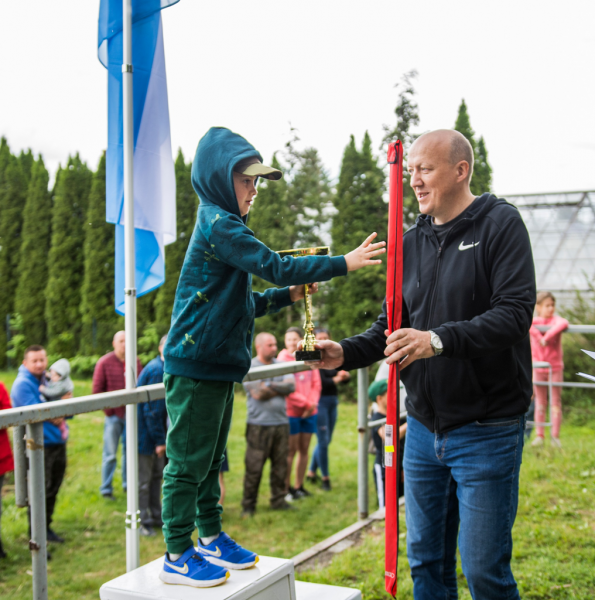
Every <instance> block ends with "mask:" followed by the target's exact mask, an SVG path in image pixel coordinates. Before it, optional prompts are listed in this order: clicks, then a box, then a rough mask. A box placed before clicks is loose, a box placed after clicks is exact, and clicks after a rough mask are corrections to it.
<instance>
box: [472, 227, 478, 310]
mask: <svg viewBox="0 0 595 600" xmlns="http://www.w3.org/2000/svg"><path fill="white" fill-rule="evenodd" d="M475 248H477V244H476V243H475V219H474V220H473V297H472V298H471V300H472V301H473V302H475V282H476V279H477V263H476V262H475Z"/></svg>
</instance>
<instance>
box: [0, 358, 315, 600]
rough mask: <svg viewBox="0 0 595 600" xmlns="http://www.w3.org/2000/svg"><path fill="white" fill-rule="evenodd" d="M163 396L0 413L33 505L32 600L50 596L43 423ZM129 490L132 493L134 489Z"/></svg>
mask: <svg viewBox="0 0 595 600" xmlns="http://www.w3.org/2000/svg"><path fill="white" fill-rule="evenodd" d="M309 368H310V367H309V366H307V365H305V364H304V363H303V362H298V361H296V362H291V363H275V364H273V365H270V366H262V367H255V368H253V369H250V371H249V373H248V374H247V375H246V377H245V379H244V381H254V380H257V379H266V378H268V377H277V376H279V375H286V374H287V373H298V372H300V371H306V370H308V369H309ZM163 398H165V387H164V385H163V384H162V383H158V384H154V385H147V386H144V387H140V388H136V389H133V390H118V391H117V392H105V393H103V394H95V395H91V396H81V397H79V398H70V399H67V400H56V401H55V402H46V403H43V404H35V405H32V406H22V407H19V408H9V409H7V410H3V411H0V429H7V428H8V427H13V428H14V430H13V436H14V454H15V470H14V479H15V504H16V505H17V506H19V507H25V506H27V505H29V506H30V507H31V540H30V541H29V549H30V550H31V563H32V571H33V598H34V600H47V598H48V589H47V537H46V533H47V531H46V514H45V472H44V444H43V422H44V421H48V420H50V419H58V418H64V417H71V416H74V415H80V414H83V413H89V412H94V411H96V410H102V409H105V408H117V407H119V406H125V405H131V404H140V403H142V402H149V401H152V400H162V399H163ZM137 450H138V449H137ZM27 458H28V461H27ZM27 462H28V465H27ZM27 471H28V475H27ZM130 491H131V493H133V491H132V490H130ZM133 520H134V521H136V519H134V517H131V516H130V515H127V517H126V526H127V527H130V524H131V522H132V521H133Z"/></svg>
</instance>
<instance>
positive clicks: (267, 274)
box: [210, 215, 385, 286]
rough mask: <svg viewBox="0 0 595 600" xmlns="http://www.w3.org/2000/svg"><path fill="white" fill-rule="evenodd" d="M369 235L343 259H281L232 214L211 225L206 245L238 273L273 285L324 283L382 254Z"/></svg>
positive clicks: (289, 257)
mask: <svg viewBox="0 0 595 600" xmlns="http://www.w3.org/2000/svg"><path fill="white" fill-rule="evenodd" d="M375 237H376V234H375V233H373V234H372V235H371V236H368V238H367V239H366V240H365V241H364V242H363V244H362V245H361V246H359V247H358V248H356V249H355V250H353V251H352V252H350V253H349V254H347V255H346V256H333V257H330V256H304V257H300V258H294V257H292V256H286V257H283V258H282V257H281V256H279V255H278V254H277V253H276V252H273V251H272V250H271V249H270V248H267V246H265V245H264V244H263V243H262V242H260V241H259V240H257V239H256V238H255V237H254V233H253V232H252V231H251V230H250V229H248V228H247V227H246V226H245V225H244V223H243V222H242V221H241V219H239V217H235V216H234V215H228V216H225V217H223V218H220V219H219V220H217V221H216V222H215V223H214V224H213V228H212V230H211V236H210V244H211V247H212V248H213V251H214V252H215V254H216V255H217V257H218V258H220V259H221V260H223V262H225V263H227V264H228V265H231V266H233V267H235V268H236V269H240V270H242V271H245V272H248V273H252V274H253V275H257V276H258V277H261V278H262V279H265V280H266V281H270V282H271V283H273V284H275V285H281V286H287V285H299V284H304V283H310V282H312V281H328V280H329V279H332V278H333V277H336V276H339V275H345V274H346V273H347V271H356V270H357V269H361V268H362V267H365V266H368V265H377V264H380V262H381V261H380V260H373V259H374V257H375V256H377V255H379V254H383V253H384V252H385V249H384V246H385V242H378V243H376V244H372V240H373V239H374V238H375Z"/></svg>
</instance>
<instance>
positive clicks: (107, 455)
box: [99, 415, 126, 495]
mask: <svg viewBox="0 0 595 600" xmlns="http://www.w3.org/2000/svg"><path fill="white" fill-rule="evenodd" d="M120 437H121V438H122V487H123V488H124V491H126V419H120V417H118V416H117V415H112V416H110V417H107V416H106V417H105V426H104V428H103V457H102V461H101V487H100V488H99V491H100V492H101V494H104V495H105V494H112V493H113V491H114V488H113V486H112V481H113V479H114V473H115V472H116V455H117V453H118V443H119V441H120Z"/></svg>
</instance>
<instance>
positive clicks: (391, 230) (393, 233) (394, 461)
mask: <svg viewBox="0 0 595 600" xmlns="http://www.w3.org/2000/svg"><path fill="white" fill-rule="evenodd" d="M387 160H388V163H389V164H390V175H389V178H390V186H389V203H388V261H387V263H388V273H387V278H386V315H387V319H388V329H389V331H390V332H391V333H392V332H393V331H396V330H397V329H399V327H400V326H401V304H402V301H403V290H402V287H403V146H402V145H401V142H400V141H396V142H394V143H393V144H391V145H390V146H389V148H388V157H387ZM399 404H400V401H399V366H398V364H397V363H394V364H392V365H391V366H390V371H389V376H388V406H387V414H386V428H385V434H386V435H385V441H384V444H385V452H384V464H385V467H386V488H385V495H386V498H385V505H386V509H385V510H386V554H385V572H384V585H385V587H386V591H387V592H388V593H389V594H391V595H392V596H393V597H396V595H397V563H398V547H399V477H400V473H399V424H400V419H399V416H400V409H399Z"/></svg>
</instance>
